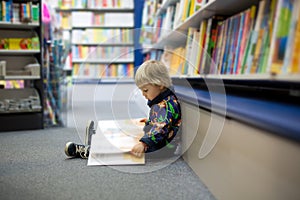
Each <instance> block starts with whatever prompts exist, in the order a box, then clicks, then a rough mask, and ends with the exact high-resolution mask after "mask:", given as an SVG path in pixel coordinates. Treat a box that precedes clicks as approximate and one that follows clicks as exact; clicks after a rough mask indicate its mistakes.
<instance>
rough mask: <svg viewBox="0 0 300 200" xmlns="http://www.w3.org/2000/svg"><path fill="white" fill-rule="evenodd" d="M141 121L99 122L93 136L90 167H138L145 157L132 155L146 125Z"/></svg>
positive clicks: (89, 160)
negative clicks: (132, 150) (133, 148)
mask: <svg viewBox="0 0 300 200" xmlns="http://www.w3.org/2000/svg"><path fill="white" fill-rule="evenodd" d="M139 121H140V119H128V120H103V121H99V122H98V126H97V130H96V134H95V135H93V136H92V141H91V149H90V155H89V159H88V165H138V164H145V157H144V156H143V157H141V158H138V157H136V156H134V155H132V154H131V153H130V151H131V149H132V147H133V146H134V145H135V144H137V143H138V142H139V139H140V138H141V137H142V135H143V126H144V123H141V122H139Z"/></svg>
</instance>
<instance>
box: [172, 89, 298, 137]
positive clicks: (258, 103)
mask: <svg viewBox="0 0 300 200" xmlns="http://www.w3.org/2000/svg"><path fill="white" fill-rule="evenodd" d="M174 87H175V92H176V94H177V96H178V98H179V99H180V100H181V101H184V102H187V103H190V104H192V105H194V106H199V107H200V108H201V107H202V108H204V109H207V110H210V111H211V112H214V113H217V114H221V115H225V116H226V117H229V118H232V119H235V120H237V121H241V122H244V123H246V124H250V125H253V126H255V127H257V128H260V129H263V130H266V131H269V132H271V133H275V134H277V135H280V136H283V137H286V138H289V139H292V140H294V141H297V142H300V106H297V105H293V104H288V103H280V102H275V101H267V100H262V99H254V98H246V97H240V96H235V95H230V94H220V93H215V92H209V91H205V90H200V89H193V88H187V87H185V86H179V85H175V86H174ZM191 94H194V95H191ZM211 97H213V98H211ZM212 99H213V100H212Z"/></svg>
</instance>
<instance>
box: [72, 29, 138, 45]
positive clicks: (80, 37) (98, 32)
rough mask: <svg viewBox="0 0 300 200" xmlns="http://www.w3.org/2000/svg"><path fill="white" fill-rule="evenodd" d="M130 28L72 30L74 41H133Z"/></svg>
mask: <svg viewBox="0 0 300 200" xmlns="http://www.w3.org/2000/svg"><path fill="white" fill-rule="evenodd" d="M132 31H133V30H130V29H85V30H77V29H76V30H72V43H99V44H101V43H104V44H105V43H133V33H132Z"/></svg>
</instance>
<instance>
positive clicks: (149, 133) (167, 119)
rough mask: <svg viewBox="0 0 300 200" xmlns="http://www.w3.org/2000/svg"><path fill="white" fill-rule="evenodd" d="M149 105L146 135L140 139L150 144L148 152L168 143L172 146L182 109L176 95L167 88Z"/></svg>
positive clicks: (179, 123) (149, 102)
mask: <svg viewBox="0 0 300 200" xmlns="http://www.w3.org/2000/svg"><path fill="white" fill-rule="evenodd" d="M148 106H149V107H150V113H149V118H148V120H147V122H146V124H145V127H144V136H143V137H142V138H141V139H140V141H142V142H144V143H145V144H147V146H148V148H147V150H146V152H153V151H156V150H158V149H160V148H162V147H164V146H166V145H169V146H172V145H171V144H170V142H171V141H172V140H173V138H174V137H175V136H176V135H177V133H178V130H179V128H180V125H181V109H180V104H179V102H178V99H177V97H176V95H175V94H174V93H173V92H172V91H171V90H169V89H167V90H165V91H164V92H162V93H161V94H159V95H158V96H157V97H155V98H154V99H153V100H152V101H148ZM176 138H178V137H176ZM172 143H173V144H174V141H172Z"/></svg>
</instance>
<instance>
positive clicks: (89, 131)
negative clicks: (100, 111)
mask: <svg viewBox="0 0 300 200" xmlns="http://www.w3.org/2000/svg"><path fill="white" fill-rule="evenodd" d="M94 125H95V123H94V121H93V120H89V121H88V123H87V125H86V129H85V140H84V144H85V145H89V146H91V141H92V135H93V134H95V133H96V131H95V128H94Z"/></svg>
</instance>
